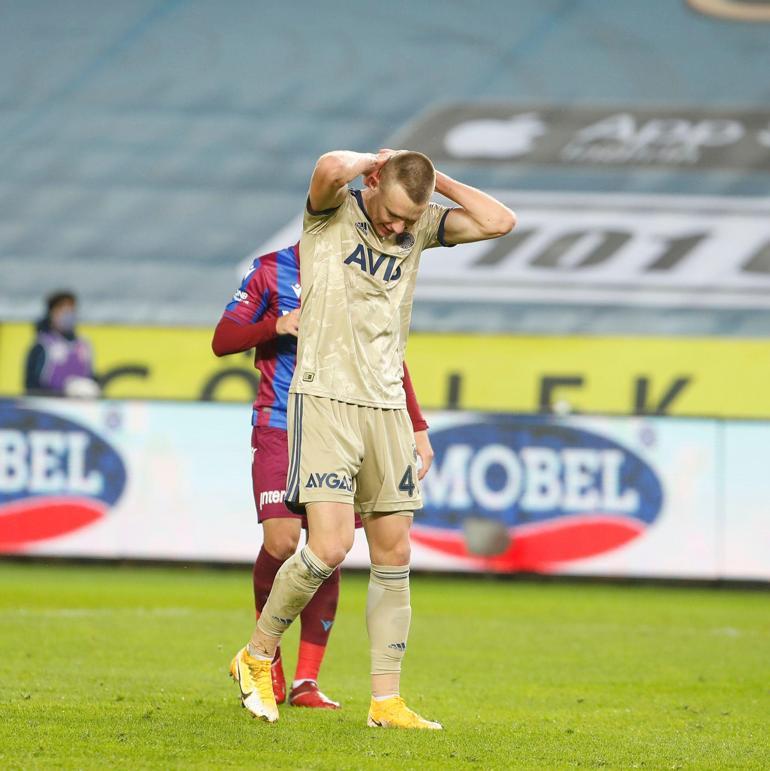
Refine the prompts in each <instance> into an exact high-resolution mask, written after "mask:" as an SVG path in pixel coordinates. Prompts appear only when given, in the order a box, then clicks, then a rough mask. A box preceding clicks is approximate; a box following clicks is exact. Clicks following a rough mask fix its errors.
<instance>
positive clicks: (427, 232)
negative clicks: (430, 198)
mask: <svg viewBox="0 0 770 771" xmlns="http://www.w3.org/2000/svg"><path fill="white" fill-rule="evenodd" d="M450 211H453V210H452V209H450V208H448V207H447V206H441V204H438V203H433V202H431V203H430V204H428V208H427V209H426V211H425V214H423V215H422V218H421V220H420V229H421V230H422V231H423V233H424V241H423V243H424V246H423V249H433V248H434V247H436V246H454V245H455V244H448V243H446V241H445V239H444V225H445V223H446V218H447V215H448V214H449V212H450Z"/></svg>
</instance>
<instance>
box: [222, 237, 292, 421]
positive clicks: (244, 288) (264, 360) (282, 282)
mask: <svg viewBox="0 0 770 771" xmlns="http://www.w3.org/2000/svg"><path fill="white" fill-rule="evenodd" d="M300 293H301V286H300V279H299V245H297V244H295V245H294V246H290V247H287V248H286V249H281V250H279V251H277V252H270V253H269V254H264V255H262V256H261V257H257V258H256V259H255V260H254V262H253V263H252V264H251V268H249V270H248V271H246V274H245V275H244V277H243V281H242V282H241V286H240V288H239V289H238V290H237V291H236V293H235V294H234V295H233V299H232V300H231V301H230V302H229V303H228V304H227V307H226V308H225V312H224V314H223V315H224V318H227V319H230V320H231V321H234V322H235V323H237V324H241V325H243V324H255V323H256V322H258V321H260V320H262V319H266V318H278V317H279V316H283V315H285V314H286V313H289V312H290V311H293V310H294V309H295V308H299V303H300ZM296 363H297V339H296V338H295V337H294V336H292V335H280V336H278V337H276V338H274V339H272V340H270V341H269V342H267V343H263V344H262V345H260V346H259V347H258V348H257V350H256V355H255V359H254V366H255V367H256V368H257V369H258V370H259V371H260V373H261V378H260V381H259V390H258V391H257V398H256V399H255V400H254V412H253V414H252V423H253V424H254V425H259V426H271V427H272V428H281V429H283V430H284V431H285V430H286V409H287V402H288V398H289V386H290V385H291V378H292V375H293V374H294V367H295V366H296Z"/></svg>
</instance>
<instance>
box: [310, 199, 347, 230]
mask: <svg viewBox="0 0 770 771" xmlns="http://www.w3.org/2000/svg"><path fill="white" fill-rule="evenodd" d="M343 205H344V204H340V205H339V206H335V207H333V208H331V209H323V210H322V211H316V210H315V209H314V208H313V207H312V206H311V205H310V196H308V197H307V199H306V201H305V216H304V217H303V218H302V230H303V231H304V232H305V233H310V234H314V233H320V232H321V231H322V230H323V229H324V228H325V227H326V226H327V225H328V224H329V222H331V221H332V220H333V219H334V217H335V215H336V214H337V212H339V210H340V209H341V208H342V206H343Z"/></svg>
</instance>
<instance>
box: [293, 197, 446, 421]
mask: <svg viewBox="0 0 770 771" xmlns="http://www.w3.org/2000/svg"><path fill="white" fill-rule="evenodd" d="M449 211H451V210H450V209H447V208H446V207H444V206H440V205H439V204H436V203H430V204H428V208H427V209H426V210H425V212H424V213H423V215H422V217H420V219H419V220H418V221H417V222H416V223H415V224H414V225H412V226H411V227H410V228H409V230H407V231H406V232H404V233H402V234H400V235H399V236H390V237H388V238H381V237H380V236H379V234H378V233H377V231H376V230H375V229H374V226H373V225H372V222H371V220H370V219H369V216H368V214H367V212H366V208H365V206H364V201H363V196H362V194H361V191H360V190H351V191H349V195H347V196H346V198H345V201H344V202H343V203H342V204H341V205H340V206H339V207H337V208H336V209H329V210H326V211H322V212H314V211H313V210H311V209H310V203H309V200H308V204H307V206H306V209H305V216H304V220H303V225H302V238H301V240H300V248H299V255H300V274H301V276H302V309H301V316H300V331H299V338H298V345H297V368H296V370H295V371H294V378H293V380H292V383H291V388H290V391H291V392H292V393H303V394H312V395H314V396H325V397H328V398H330V399H336V400H338V401H341V402H347V403H350V404H360V405H364V406H369V407H384V408H401V407H404V406H405V398H404V389H403V387H402V382H401V379H402V376H403V368H402V362H403V360H404V351H405V349H406V341H407V336H408V334H409V322H410V320H411V315H412V298H413V295H414V287H415V281H416V279H417V268H418V266H419V262H420V254H421V253H422V250H423V249H429V248H431V247H434V246H440V245H442V246H446V245H447V244H445V243H444V237H443V231H444V222H445V219H446V215H447V213H448V212H449Z"/></svg>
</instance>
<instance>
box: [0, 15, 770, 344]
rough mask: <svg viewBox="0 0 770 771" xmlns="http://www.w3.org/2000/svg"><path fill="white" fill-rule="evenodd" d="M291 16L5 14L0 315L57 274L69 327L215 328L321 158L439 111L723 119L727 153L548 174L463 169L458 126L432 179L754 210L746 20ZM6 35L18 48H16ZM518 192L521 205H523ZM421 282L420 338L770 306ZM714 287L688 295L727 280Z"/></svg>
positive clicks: (757, 29) (738, 327)
mask: <svg viewBox="0 0 770 771" xmlns="http://www.w3.org/2000/svg"><path fill="white" fill-rule="evenodd" d="M303 5H304V10H305V18H306V24H304V25H298V24H297V23H296V20H297V16H298V6H297V4H296V3H291V4H284V5H283V6H282V5H280V4H279V5H278V6H273V7H271V24H270V27H269V29H268V28H267V27H266V26H265V25H264V24H262V18H261V17H262V10H261V7H260V4H255V3H250V2H245V0H238V1H237V2H230V3H227V4H226V5H222V4H221V3H216V2H213V1H212V0H204V1H202V2H196V3H192V2H183V1H182V0H164V1H163V2H157V1H152V2H151V1H150V0H146V1H145V2H139V1H136V2H132V3H120V4H107V5H105V4H102V3H94V2H88V1H87V0H73V2H70V3H66V4H50V3H47V4H36V3H27V2H23V1H22V0H10V1H9V0H6V2H4V3H3V4H2V16H3V23H2V25H0V67H2V71H3V73H4V77H3V78H2V79H0V166H1V167H2V169H3V172H2V177H1V178H0V273H1V274H2V281H1V282H0V318H4V319H19V320H28V319H32V318H34V317H35V316H36V315H37V314H38V312H39V308H40V306H39V298H40V297H41V296H42V295H43V294H44V293H46V292H48V291H50V290H52V289H55V288H57V287H58V286H60V285H62V284H63V283H66V284H67V285H72V286H76V287H77V288H78V291H79V293H80V295H81V298H82V308H83V315H84V317H85V318H86V319H87V320H88V321H97V322H107V321H119V322H130V323H139V322H145V323H147V322H151V323H160V324H191V325H192V324H199V325H200V324H210V323H212V322H213V321H215V320H216V318H217V317H218V314H219V312H220V310H221V307H222V304H223V301H224V300H225V299H226V298H227V296H228V295H229V294H230V293H231V292H232V289H233V286H234V284H235V278H236V269H237V265H238V264H239V263H240V261H241V260H242V259H243V258H244V257H245V256H246V255H247V254H249V253H250V252H251V251H253V250H254V249H255V248H257V247H259V246H261V245H265V244H269V243H271V238H272V237H273V236H275V234H276V232H277V231H279V230H280V229H281V228H283V227H284V226H286V225H287V223H289V222H290V221H291V220H292V218H294V217H295V216H296V214H297V212H298V211H299V210H300V208H301V206H302V203H303V198H304V193H305V189H306V184H307V180H308V176H309V172H310V169H311V167H312V164H313V162H314V160H315V158H316V157H317V156H318V155H319V154H320V153H321V152H323V151H325V150H327V149H330V148H333V147H351V148H354V149H371V148H377V147H379V146H382V145H386V146H387V145H388V144H389V143H391V142H394V140H400V139H402V138H403V139H404V140H405V139H407V138H413V139H415V140H416V139H419V138H420V136H423V137H424V136H425V133H424V131H423V134H420V131H421V125H423V124H424V121H423V123H421V120H422V119H423V118H424V119H426V120H428V119H430V116H431V115H434V116H435V115H436V112H435V111H436V109H437V108H440V107H443V106H450V107H452V108H453V109H454V108H455V107H456V106H459V107H460V108H461V109H468V108H470V110H471V112H470V113H469V115H471V116H472V115H473V109H475V108H478V107H479V106H480V105H481V106H485V105H493V106H494V105H498V108H497V109H502V113H500V115H504V114H505V112H506V110H507V111H508V113H509V115H510V116H514V117H516V116H518V117H517V120H521V114H522V113H523V114H525V117H524V119H523V120H524V124H525V126H524V134H525V138H526V137H527V136H528V137H529V139H530V140H532V141H534V140H535V139H539V138H540V137H541V136H542V135H543V134H544V133H545V131H546V130H547V129H548V128H549V127H550V126H552V125H557V124H558V125H562V124H563V125H564V126H565V127H566V128H565V130H567V129H568V128H569V127H570V126H572V127H573V128H574V127H575V126H576V125H578V123H580V121H581V120H584V122H585V125H589V124H590V123H591V122H593V124H595V123H596V122H597V121H600V120H601V119H602V114H603V113H602V111H605V112H606V115H605V117H608V116H612V115H617V114H618V113H619V112H625V113H627V114H628V113H630V114H633V113H634V111H637V112H638V113H639V115H637V116H636V121H635V124H634V125H635V126H636V128H637V129H640V127H642V126H644V125H648V124H647V123H646V121H649V120H655V119H656V117H655V111H658V112H660V113H661V114H660V117H661V119H663V118H667V117H670V116H668V113H667V111H670V110H676V111H678V113H677V115H678V116H679V118H681V119H685V118H687V116H688V115H689V118H687V119H688V120H690V123H689V124H688V125H690V126H691V127H695V128H694V130H696V131H697V126H698V125H700V124H701V122H702V121H703V120H717V119H720V118H721V119H724V120H730V119H734V118H735V117H736V115H738V118H737V119H738V122H739V123H741V121H742V123H741V126H740V130H743V131H744V132H745V133H746V137H744V138H743V139H735V137H732V139H735V142H737V144H736V146H735V148H734V151H733V149H731V148H728V149H729V150H730V151H729V152H727V151H725V152H726V155H725V154H724V153H723V154H722V155H720V156H719V157H715V158H714V159H713V162H712V161H710V160H709V159H708V158H706V159H705V160H702V162H701V160H697V159H696V160H694V161H692V160H690V161H684V162H681V163H679V162H671V163H666V162H652V163H650V162H648V159H647V160H643V161H641V162H639V163H636V162H632V163H628V164H625V165H624V164H623V163H609V164H608V163H593V162H576V163H566V162H563V161H564V156H563V155H562V156H559V155H558V153H557V152H556V150H555V149H554V147H555V145H554V147H552V148H551V151H548V150H547V149H546V150H544V153H545V154H544V155H543V156H542V157H538V158H533V159H532V160H528V159H527V158H526V157H523V156H521V155H520V156H517V157H513V158H508V159H507V160H506V159H503V161H504V162H499V163H490V162H489V161H490V160H500V155H499V153H503V154H504V153H505V150H504V149H503V150H500V151H499V152H498V155H495V152H497V151H494V152H492V153H491V155H488V157H486V158H479V157H478V155H479V152H480V153H481V155H484V153H485V152H488V149H485V148H488V144H489V142H490V141H492V140H490V139H489V135H483V136H482V138H481V140H479V139H478V137H477V138H476V141H477V142H478V141H481V142H482V145H483V147H482V148H481V150H479V148H478V147H477V148H476V149H475V150H474V147H473V141H474V139H473V137H472V136H471V139H470V140H469V141H470V149H469V145H468V143H467V142H465V144H463V142H464V141H465V140H467V139H468V135H467V132H466V135H465V139H463V136H464V135H463V133H462V131H459V133H458V134H456V135H454V140H453V141H454V145H452V143H451V142H446V143H445V147H446V148H450V149H451V147H454V148H455V151H456V152H455V155H456V157H454V158H451V157H448V158H447V160H446V161H445V162H444V164H443V165H444V166H445V167H446V168H447V170H448V171H450V172H451V173H454V174H456V175H457V176H459V177H461V178H465V179H467V180H468V181H469V182H472V183H474V184H478V185H480V186H482V187H485V188H493V189H497V190H510V191H513V192H512V193H511V195H510V196H509V198H510V200H511V202H512V203H514V204H516V203H517V194H516V192H517V191H539V192H540V193H542V192H544V191H545V192H549V191H553V192H558V193H560V194H565V193H568V194H572V195H573V196H575V195H583V194H586V193H591V194H602V193H605V194H607V193H609V194H611V195H613V196H614V195H617V194H618V193H624V194H631V193H633V194H645V195H653V196H660V195H677V196H698V200H699V201H702V197H703V196H719V198H715V199H714V202H715V206H717V207H721V203H720V202H721V201H723V200H724V198H725V197H730V198H736V200H740V201H744V200H745V199H746V198H747V197H754V198H755V199H756V200H757V201H760V200H761V198H760V197H761V196H764V195H766V194H767V191H768V189H770V163H768V160H767V158H768V153H770V149H768V148H769V147H770V134H768V135H767V137H768V138H767V147H765V146H764V145H763V144H762V141H764V140H762V141H760V142H759V144H758V145H756V146H755V147H753V149H752V148H749V147H748V146H746V147H743V145H746V142H748V135H749V134H750V133H752V132H753V134H756V136H757V137H759V138H760V139H761V138H762V137H765V134H763V133H762V131H763V129H762V126H763V125H764V126H769V125H770V124H768V121H767V113H762V110H763V109H764V106H765V105H767V104H768V100H769V99H770V81H768V78H767V76H766V74H767V72H768V71H770V48H768V46H767V28H766V26H764V25H758V24H745V23H744V24H741V23H737V22H732V21H729V20H720V19H716V18H711V17H709V16H707V15H704V14H700V13H698V12H696V11H695V10H693V9H692V8H691V7H690V6H688V5H687V3H686V2H684V0H682V1H681V2H672V1H671V0H650V1H649V2H645V3H632V4H629V3H605V2H601V1H600V0H583V1H582V2H576V1H575V0H547V1H546V0H522V1H521V2H517V3H509V2H504V0H495V2H490V3H486V4H485V5H484V10H485V12H484V13H479V8H478V6H477V5H475V4H470V3H465V2H460V0H455V1H454V2H450V3H441V4H440V5H439V4H435V3H405V2H403V3H388V4H379V5H372V6H370V7H369V6H366V7H365V10H364V11H362V6H361V4H360V3H353V2H348V1H346V0H330V1H329V2H328V3H325V4H324V5H323V9H321V8H320V7H319V6H318V5H317V4H311V3H305V4H303ZM501 29H505V30H507V33H506V35H505V36H501V35H500V30H501ZM392 37H395V38H397V39H398V40H399V41H400V42H402V43H403V41H404V40H405V39H406V40H411V41H412V42H413V45H412V47H411V55H410V56H409V57H408V58H405V57H402V56H398V57H394V56H393V55H392V53H391V49H390V47H389V45H388V40H389V39H391V38H392ZM20 39H23V40H24V41H25V45H24V46H23V47H21V46H18V45H11V44H12V43H14V42H16V41H18V40H20ZM319 40H324V41H326V44H325V45H318V44H317V43H318V41H319ZM311 43H313V44H312V45H311ZM621 53H622V56H621V55H620V54H621ZM706 105H707V106H708V110H707V111H706V112H705V113H704V112H703V111H702V110H701V108H702V107H704V106H706ZM500 106H501V107H500ZM581 110H584V111H585V110H588V111H591V110H593V111H594V113H591V114H588V113H586V114H582V113H581V112H580V111H581ZM549 111H550V112H549ZM688 111H689V112H688ZM720 111H721V112H720ZM483 112H484V111H483V110H482V113H483ZM546 113H547V115H546V117H544V115H545V114H546ZM744 113H745V114H744ZM445 115H446V116H450V118H452V120H454V119H456V118H457V114H456V113H452V112H451V110H450V111H449V112H446V113H445ZM421 116H422V117H421ZM498 117H499V116H498ZM546 118H547V120H546ZM479 119H480V120H489V115H486V116H485V115H481V116H480V117H479ZM493 119H494V116H493ZM527 121H529V123H528V124H527ZM570 121H572V122H571V123H570ZM763 121H764V123H763ZM431 125H435V124H431ZM518 125H519V128H521V123H519V124H518ZM720 126H721V128H722V129H725V126H724V125H723V124H720ZM584 127H585V126H584ZM717 128H719V127H717ZM725 131H728V133H729V127H728V128H727V129H725ZM527 132H528V133H527ZM471 134H472V131H471ZM753 134H752V136H753ZM698 136H700V137H701V138H702V134H699V135H698ZM712 139H713V137H712V138H711V139H708V141H707V142H706V145H701V148H700V149H702V150H703V149H704V147H705V148H706V149H705V150H704V154H705V155H708V152H707V151H708V150H709V148H711V149H713V148H714V147H715V145H713V144H711V145H709V144H708V142H710V141H712ZM730 139H731V138H730V137H727V138H726V139H724V142H727V141H728V140H730ZM704 141H705V140H704ZM713 141H714V142H721V141H723V140H722V139H721V138H717V139H713ZM731 141H732V140H731ZM758 141H759V140H758ZM741 142H742V143H743V145H741ZM503 143H504V141H503ZM664 144H665V142H664ZM696 144H697V142H696ZM739 145H741V146H739ZM656 147H657V149H658V150H659V149H660V147H659V146H656ZM458 148H459V149H458ZM763 148H764V149H763ZM697 149H698V148H696V150H697ZM718 149H719V148H717V150H718ZM548 152H552V157H550V158H548V157H546V156H547V154H548ZM715 152H716V150H715ZM763 152H764V155H762V153H763ZM474 153H475V155H474ZM757 153H759V155H757ZM513 154H514V156H515V155H516V153H515V152H514V153H513ZM450 155H451V153H450ZM560 157H561V160H562V162H559V158H560ZM522 158H523V159H522ZM659 160H660V159H659ZM519 197H520V196H519ZM574 200H576V199H574V198H572V199H569V200H562V201H561V205H562V206H563V207H567V208H570V207H571V203H570V202H571V201H574ZM602 200H603V201H605V202H606V199H602ZM629 200H630V199H629ZM661 200H663V199H661ZM666 200H667V199H666ZM522 201H523V204H524V210H525V211H526V207H527V206H528V205H534V204H533V203H532V200H530V199H527V198H522ZM534 203H538V201H534ZM540 203H542V201H540ZM643 203H644V202H643ZM646 203H649V200H646ZM663 203H664V204H665V200H663ZM549 205H550V204H549ZM636 206H641V204H639V203H638V201H637V203H632V204H631V206H630V208H629V209H628V211H627V212H626V215H627V217H628V218H633V216H634V207H636ZM517 208H520V209H521V206H519V207H517ZM696 208H697V207H696ZM760 209H761V207H760ZM742 211H743V210H741V212H742ZM690 213H692V212H690ZM688 216H689V215H688ZM706 216H707V217H708V216H709V215H708V213H706ZM736 216H737V215H736ZM747 216H749V217H750V218H752V217H753V220H752V223H753V224H752V225H751V226H752V227H753V228H754V229H755V230H756V237H755V241H756V244H754V243H753V242H752V244H749V245H748V246H750V247H751V249H752V250H753V251H751V250H750V253H747V255H748V256H747V259H749V258H750V256H751V254H754V256H755V262H756V263H757V264H758V265H759V268H760V269H759V270H755V271H754V272H753V273H752V274H751V275H750V276H749V277H748V279H747V282H748V283H747V284H745V286H744V284H740V282H739V284H740V286H741V287H743V289H741V291H743V290H744V289H745V288H746V286H753V287H755V288H760V289H766V282H767V280H768V279H767V276H768V274H767V271H764V270H763V267H764V266H765V263H766V262H767V263H770V257H768V256H767V255H766V254H765V253H764V252H763V251H762V244H763V243H764V241H763V239H764V238H765V237H766V236H768V232H767V231H768V228H767V225H766V224H764V225H763V222H762V220H763V217H764V222H765V223H766V222H767V221H768V218H767V216H766V212H764V210H759V209H758V210H756V211H755V210H751V212H749V214H748V215H747ZM525 222H526V218H525ZM685 225H686V226H687V227H690V225H689V224H687V223H685ZM763 228H764V229H763ZM752 232H753V231H752ZM677 233H678V232H677ZM677 233H672V234H669V236H667V237H670V238H673V237H681V234H679V235H677ZM724 237H725V238H729V233H728V234H727V235H725V236H724ZM273 240H274V239H273ZM748 246H747V248H748ZM682 248H686V247H682ZM768 248H769V249H770V247H768ZM457 251H458V252H460V250H457ZM557 251H558V249H557ZM551 256H552V257H553V254H551ZM441 259H442V260H445V261H447V262H446V264H447V265H449V266H451V265H452V262H451V261H452V260H458V259H460V260H461V259H464V258H462V257H461V256H457V255H456V254H453V253H447V254H446V255H445V256H442V258H441ZM546 259H547V255H546ZM554 259H558V254H557V255H556V257H554ZM704 259H705V258H704ZM712 267H713V264H712ZM437 270H438V269H437V268H435V267H434V268H433V270H432V272H431V271H428V275H427V278H426V281H427V283H425V284H424V285H423V288H421V294H420V295H419V301H418V303H417V306H416V309H415V316H414V326H415V327H416V328H418V329H432V330H444V329H465V330H485V331H538V332H565V331H567V332H569V331H577V332H607V331H614V332H628V333H635V332H653V333H656V332H659V333H704V334H705V333H708V334H712V333H717V334H743V335H751V334H766V333H767V332H768V331H770V312H769V311H770V309H768V308H767V307H765V306H764V305H763V302H764V300H761V299H759V300H748V301H747V300H745V292H744V294H742V295H741V298H740V299H739V301H735V302H733V300H731V299H730V298H722V300H720V302H718V303H713V304H707V305H703V304H701V305H700V306H699V305H698V303H693V302H691V300H692V296H693V295H695V294H702V292H701V291H700V290H701V289H702V288H703V287H699V288H698V291H695V290H693V287H692V286H691V285H689V286H688V288H687V292H685V293H684V294H683V293H678V292H676V291H674V292H673V293H672V294H671V298H670V299H668V300H660V299H657V300H655V301H654V303H653V304H652V306H650V305H648V304H645V302H640V303H636V304H634V303H632V304H631V306H629V305H628V304H627V303H626V301H625V298H626V297H627V296H628V293H623V292H621V293H616V294H615V295H606V294H601V293H599V294H598V295H596V297H597V298H598V299H596V300H593V299H591V297H589V299H588V300H586V299H585V298H583V299H575V300H573V299H571V296H570V294H569V293H562V294H556V295H548V294H547V293H546V294H542V293H541V294H540V295H537V293H535V294H534V295H533V294H531V293H530V294H526V293H524V294H521V293H519V294H518V295H517V294H516V293H513V294H512V295H511V297H502V296H499V295H495V296H491V295H490V296H487V295H485V294H484V293H483V292H482V293H481V294H480V295H479V296H478V297H477V298H475V299H474V297H472V296H470V297H463V298H461V299H462V302H457V298H456V297H454V296H453V295H452V293H451V292H443V293H442V292H441V291H439V289H436V288H435V287H434V286H433V285H432V284H431V281H433V282H434V284H435V286H436V287H437V286H438V284H439V283H440V281H439V282H438V283H436V281H437V279H436V276H435V273H436V271H437ZM517 275H518V274H515V275H513V276H512V279H511V281H512V282H513V283H512V286H515V285H516V282H517V281H518V279H517ZM710 275H711V277H712V278H711V284H710V285H709V286H706V287H705V290H706V292H707V293H708V292H710V291H712V290H713V289H714V288H715V287H716V288H718V287H719V285H720V281H721V278H720V276H721V275H722V274H720V272H719V271H718V270H714V271H712V273H711V274H710ZM763 282H765V283H763ZM736 286H738V285H737V284H736ZM432 287H433V288H432ZM669 289H671V287H669ZM688 293H689V294H688ZM765 294H766V292H765ZM592 297H593V296H592ZM733 299H734V298H733ZM650 307H655V308H656V312H655V313H654V314H652V313H650V312H649V311H650ZM555 308H558V312H557V311H556V310H555Z"/></svg>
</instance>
